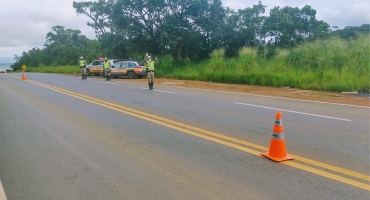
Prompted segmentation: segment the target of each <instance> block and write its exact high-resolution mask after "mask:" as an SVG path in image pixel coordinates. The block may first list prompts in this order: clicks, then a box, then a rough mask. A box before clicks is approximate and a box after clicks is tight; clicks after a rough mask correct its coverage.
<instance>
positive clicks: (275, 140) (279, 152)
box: [262, 112, 294, 162]
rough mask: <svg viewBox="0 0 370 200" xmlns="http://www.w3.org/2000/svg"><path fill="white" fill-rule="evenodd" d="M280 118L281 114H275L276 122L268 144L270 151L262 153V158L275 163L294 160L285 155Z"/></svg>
mask: <svg viewBox="0 0 370 200" xmlns="http://www.w3.org/2000/svg"><path fill="white" fill-rule="evenodd" d="M281 118H282V116H281V112H276V120H275V125H274V128H273V133H272V138H271V142H270V149H269V151H268V152H265V153H262V155H263V156H266V157H268V158H270V159H271V160H273V161H276V162H281V161H284V160H292V159H294V158H293V156H291V155H289V154H287V153H286V148H285V140H284V128H283V123H282V120H281Z"/></svg>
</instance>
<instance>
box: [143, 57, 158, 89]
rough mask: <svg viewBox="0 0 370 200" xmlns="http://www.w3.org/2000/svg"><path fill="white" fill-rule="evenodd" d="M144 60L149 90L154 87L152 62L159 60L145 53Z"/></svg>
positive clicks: (155, 62)
mask: <svg viewBox="0 0 370 200" xmlns="http://www.w3.org/2000/svg"><path fill="white" fill-rule="evenodd" d="M146 62H147V71H148V75H147V77H148V86H149V90H152V89H154V88H153V85H154V64H157V63H158V62H159V61H158V59H157V58H155V61H153V60H152V57H151V56H150V55H148V54H147V56H146Z"/></svg>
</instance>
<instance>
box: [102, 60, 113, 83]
mask: <svg viewBox="0 0 370 200" xmlns="http://www.w3.org/2000/svg"><path fill="white" fill-rule="evenodd" d="M103 67H104V74H105V77H106V78H107V81H110V80H111V76H110V68H111V64H110V62H109V60H108V58H105V60H104V62H103Z"/></svg>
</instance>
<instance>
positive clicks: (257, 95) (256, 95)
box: [121, 81, 370, 108]
mask: <svg viewBox="0 0 370 200" xmlns="http://www.w3.org/2000/svg"><path fill="white" fill-rule="evenodd" d="M121 82H123V83H130V84H141V83H133V82H128V81H121ZM160 86H162V87H169V88H181V89H187V90H200V91H208V92H217V93H225V94H238V95H246V96H255V97H265V98H273V99H288V100H293V101H304V102H311V103H321V104H331V105H339V106H349V107H358V108H370V106H356V105H350V104H342V103H330V102H323V101H313V100H303V99H293V98H287V97H275V96H268V95H260V94H245V93H240V92H226V91H217V90H206V89H198V88H188V87H180V86H168V85H163V84H160ZM369 101H370V99H369Z"/></svg>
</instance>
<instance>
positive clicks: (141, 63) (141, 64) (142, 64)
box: [137, 62, 145, 66]
mask: <svg viewBox="0 0 370 200" xmlns="http://www.w3.org/2000/svg"><path fill="white" fill-rule="evenodd" d="M137 64H138V65H139V66H145V64H144V63H143V62H137Z"/></svg>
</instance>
